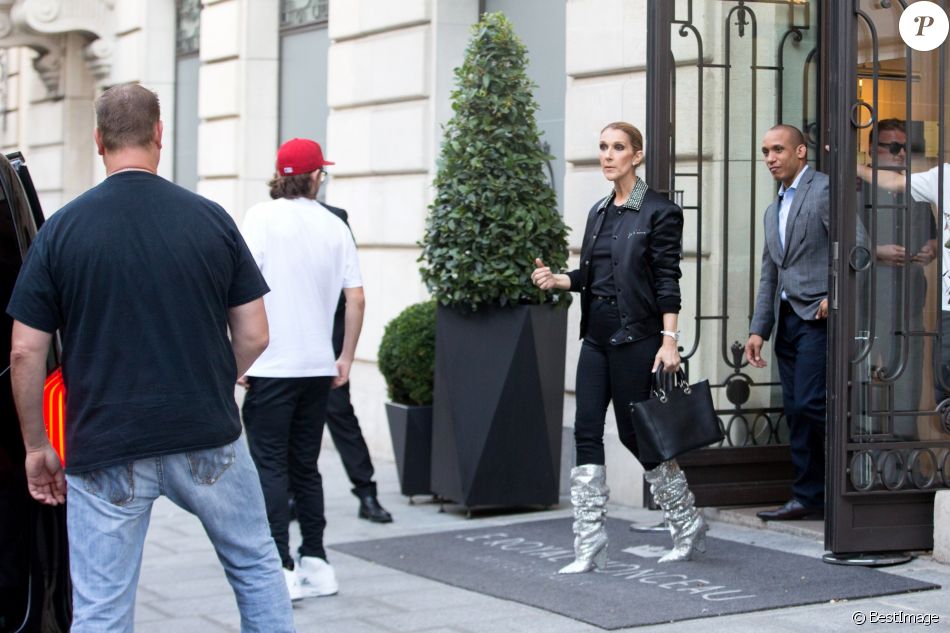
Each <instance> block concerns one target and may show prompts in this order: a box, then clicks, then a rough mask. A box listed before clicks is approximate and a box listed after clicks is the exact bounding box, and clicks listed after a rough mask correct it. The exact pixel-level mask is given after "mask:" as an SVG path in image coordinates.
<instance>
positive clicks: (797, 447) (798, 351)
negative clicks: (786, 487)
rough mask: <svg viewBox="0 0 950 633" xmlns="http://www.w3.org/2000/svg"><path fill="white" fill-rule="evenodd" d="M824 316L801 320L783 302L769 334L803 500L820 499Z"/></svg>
mask: <svg viewBox="0 0 950 633" xmlns="http://www.w3.org/2000/svg"><path fill="white" fill-rule="evenodd" d="M827 323H828V322H827V321H825V320H824V319H822V320H819V321H806V320H804V319H802V318H801V317H800V316H798V315H797V314H795V311H794V310H793V309H792V308H791V306H790V305H789V304H788V302H785V301H783V302H782V307H781V310H780V313H779V319H778V328H777V331H776V334H775V358H776V360H777V361H778V371H779V377H780V379H781V381H782V405H783V406H784V407H785V420H786V421H787V422H788V431H789V437H788V443H789V444H790V446H791V452H792V466H793V467H794V469H795V482H794V483H793V484H792V494H793V495H794V496H795V498H796V499H798V500H799V501H800V502H801V503H802V504H803V505H805V506H808V507H811V508H819V507H822V506H824V503H825V411H826V406H825V365H826V363H827V359H828V352H827V344H828V343H827V341H828V334H827V332H828V328H827Z"/></svg>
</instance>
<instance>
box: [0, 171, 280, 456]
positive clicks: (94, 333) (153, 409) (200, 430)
mask: <svg viewBox="0 0 950 633" xmlns="http://www.w3.org/2000/svg"><path fill="white" fill-rule="evenodd" d="M267 291H268V288H267V285H266V283H265V282H264V278H263V277H262V276H261V273H260V271H259V270H258V267H257V264H256V263H255V262H254V258H253V257H252V256H251V254H250V252H249V251H248V248H247V245H246V244H245V243H244V240H243V238H242V237H241V233H240V231H239V230H238V228H237V226H236V225H235V223H234V221H233V220H232V219H231V217H230V216H229V215H228V214H227V213H226V212H225V211H224V209H222V208H221V207H220V206H219V205H217V204H215V203H213V202H211V201H210V200H207V199H205V198H202V197H200V196H197V195H195V194H193V193H191V192H189V191H187V190H185V189H183V188H181V187H178V186H177V185H174V184H172V183H170V182H168V181H167V180H164V179H163V178H160V177H159V176H156V175H154V174H150V173H147V172H140V171H129V172H122V173H119V174H115V175H113V176H110V177H109V178H107V179H106V180H105V182H103V183H102V184H100V185H98V186H97V187H95V188H93V189H91V190H89V191H87V192H86V193H84V194H83V195H81V196H80V197H78V198H76V199H75V200H74V201H72V202H70V203H69V204H68V205H66V206H65V207H63V208H62V209H61V210H60V211H59V212H57V213H56V214H54V215H53V216H52V217H51V218H50V219H49V220H48V221H47V222H46V223H45V224H44V225H43V228H42V229H41V230H40V231H39V233H38V234H37V237H36V241H34V242H33V245H32V246H31V247H30V250H29V253H28V254H27V258H26V261H25V262H24V265H23V269H22V270H21V272H20V276H19V279H18V281H17V284H16V287H15V289H14V291H13V296H12V298H11V300H10V304H9V306H8V308H7V312H8V313H9V314H10V316H12V317H13V318H15V319H17V320H18V321H20V322H22V323H24V324H26V325H28V326H30V327H33V328H36V329H39V330H43V331H45V332H54V331H56V330H57V329H58V330H59V331H60V334H61V336H62V342H63V378H64V381H65V384H66V390H67V400H66V460H67V461H66V472H68V473H78V472H83V471H86V470H92V469H95V468H101V467H104V466H109V465H113V464H119V463H125V462H129V461H132V460H135V459H141V458H144V457H151V456H155V455H163V454H170V453H179V452H185V451H190V450H199V449H203V448H213V447H217V446H223V445H225V444H227V443H229V442H232V441H234V440H235V439H237V438H238V437H239V436H240V434H241V425H240V420H239V418H238V411H237V405H236V404H235V401H234V381H235V379H236V378H237V368H236V366H235V361H234V353H233V351H232V348H231V344H230V341H229V339H228V320H227V319H228V309H229V308H231V307H235V306H239V305H242V304H245V303H248V302H250V301H253V300H255V299H257V298H259V297H261V296H263V295H264V294H265V293H266V292H267Z"/></svg>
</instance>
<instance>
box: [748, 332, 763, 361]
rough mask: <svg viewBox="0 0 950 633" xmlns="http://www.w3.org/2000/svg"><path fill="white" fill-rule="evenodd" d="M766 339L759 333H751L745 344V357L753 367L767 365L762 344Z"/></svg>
mask: <svg viewBox="0 0 950 633" xmlns="http://www.w3.org/2000/svg"><path fill="white" fill-rule="evenodd" d="M763 344H765V341H764V340H763V339H762V337H761V336H759V335H758V334H750V335H749V340H748V341H746V344H745V357H746V360H747V361H749V364H750V365H752V366H753V367H759V368H762V367H765V364H766V363H765V360H764V359H763V358H762V345H763Z"/></svg>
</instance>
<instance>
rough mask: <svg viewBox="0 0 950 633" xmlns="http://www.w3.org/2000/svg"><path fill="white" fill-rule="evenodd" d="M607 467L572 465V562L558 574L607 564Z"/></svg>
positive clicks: (608, 491) (572, 572)
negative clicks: (573, 466)
mask: <svg viewBox="0 0 950 633" xmlns="http://www.w3.org/2000/svg"><path fill="white" fill-rule="evenodd" d="M609 494H610V489H609V488H608V487H607V469H606V468H605V467H604V466H600V465H597V464H584V465H583V466H577V467H575V468H572V469H571V504H572V505H573V506H574V562H573V563H571V564H570V565H567V566H566V567H562V568H561V569H560V570H559V571H558V572H557V573H559V574H582V573H584V572H588V571H590V570H592V569H593V568H594V567H600V568H601V569H603V567H604V565H606V564H607V528H606V525H605V522H606V520H607V497H608V495H609Z"/></svg>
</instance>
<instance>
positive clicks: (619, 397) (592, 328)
mask: <svg viewBox="0 0 950 633" xmlns="http://www.w3.org/2000/svg"><path fill="white" fill-rule="evenodd" d="M588 323H589V325H588V327H587V335H586V336H585V337H584V342H583V344H582V346H581V355H580V358H579V359H578V361H577V387H576V394H575V397H576V401H577V410H576V413H575V417H574V446H575V450H576V451H577V464H578V465H579V466H580V465H584V464H599V465H603V463H604V418H605V416H606V415H607V404H608V403H609V402H611V401H613V403H614V416H616V418H617V432H618V434H619V435H620V442H621V443H622V444H623V445H624V446H625V447H626V448H627V450H629V451H630V452H631V453H633V454H634V455H635V456H637V458H638V459H639V450H638V449H637V438H636V433H635V432H634V430H633V422H632V420H631V417H630V405H631V404H632V403H634V402H639V401H641V400H646V399H647V398H649V397H650V383H651V380H652V374H651V372H650V370H651V369H652V368H653V359H654V358H655V357H656V353H657V351H658V350H659V349H660V342H661V341H660V333H659V332H657V333H656V335H651V336H648V337H647V338H643V339H640V340H638V341H633V342H632V343H625V344H623V345H611V344H610V335H611V334H613V333H614V332H616V331H617V330H618V329H619V328H620V315H619V314H618V311H617V306H616V305H615V304H612V303H610V302H608V301H601V300H595V301H592V302H591V307H590V315H589V318H588ZM641 463H642V464H643V467H644V468H645V469H647V470H651V469H653V468H655V467H656V466H657V465H658V464H657V463H652V462H651V463H643V462H642V461H641Z"/></svg>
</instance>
